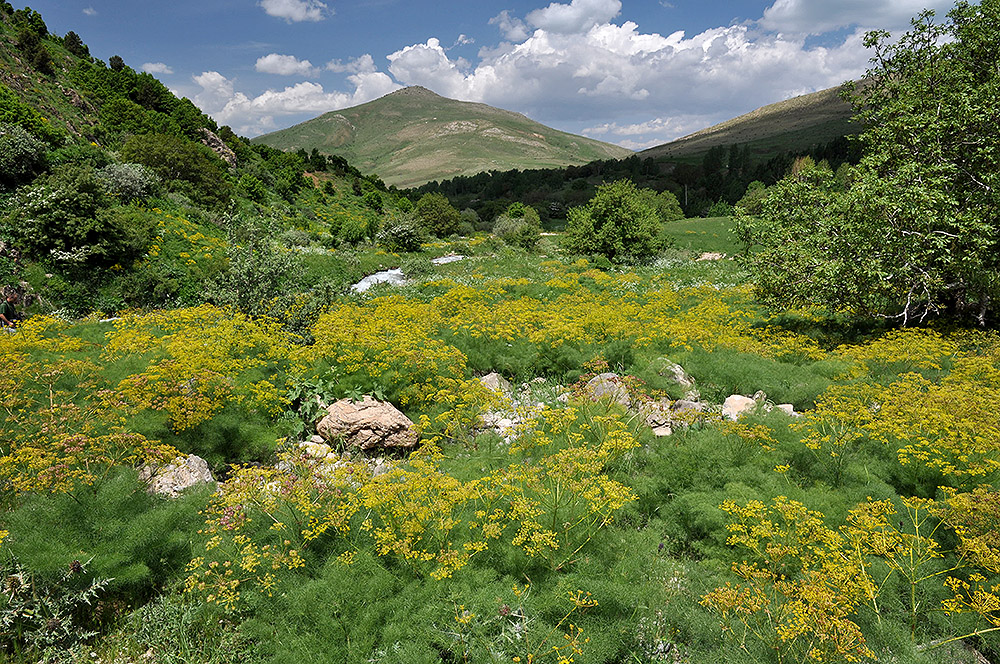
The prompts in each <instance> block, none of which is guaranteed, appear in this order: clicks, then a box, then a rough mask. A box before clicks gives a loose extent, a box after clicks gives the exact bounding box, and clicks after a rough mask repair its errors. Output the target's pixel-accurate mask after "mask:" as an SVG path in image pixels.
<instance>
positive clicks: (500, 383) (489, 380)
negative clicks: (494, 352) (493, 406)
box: [479, 371, 513, 397]
mask: <svg viewBox="0 0 1000 664" xmlns="http://www.w3.org/2000/svg"><path fill="white" fill-rule="evenodd" d="M479 382H480V383H482V384H483V386H484V387H486V388H488V389H490V390H492V391H494V392H496V393H497V394H499V395H501V396H505V397H509V396H510V395H511V394H512V393H513V388H511V386H510V382H509V381H508V380H507V379H506V378H504V377H503V376H501V375H500V374H498V373H497V372H495V371H494V372H493V373H490V374H486V375H485V376H481V377H480V378H479Z"/></svg>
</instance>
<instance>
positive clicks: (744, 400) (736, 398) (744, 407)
mask: <svg viewBox="0 0 1000 664" xmlns="http://www.w3.org/2000/svg"><path fill="white" fill-rule="evenodd" d="M756 407H757V402H756V401H755V400H754V399H752V398H750V397H745V396H743V395H742V394H733V395H731V396H729V397H726V401H725V403H723V404H722V416H723V417H728V418H729V419H731V420H733V421H735V420H738V419H739V418H740V416H741V415H743V414H744V413H749V412H753V410H754V409H755V408H756Z"/></svg>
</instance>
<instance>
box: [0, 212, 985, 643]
mask: <svg viewBox="0 0 1000 664" xmlns="http://www.w3.org/2000/svg"><path fill="white" fill-rule="evenodd" d="M680 232H683V231H680ZM468 248H469V247H468V246H467V245H466V246H463V247H462V249H463V250H467V249H468ZM471 248H472V249H473V252H474V251H475V248H476V247H475V246H472V247H471ZM553 249H554V247H551V246H550V247H548V250H549V251H551V250H553ZM427 250H428V251H433V250H434V248H433V247H428V249H427ZM439 250H440V249H439ZM510 251H511V250H502V251H500V252H499V253H496V252H490V253H489V254H488V255H482V256H481V257H473V258H470V259H467V260H465V261H462V262H459V263H453V264H451V265H448V266H443V267H440V268H437V269H438V270H440V272H439V273H434V274H429V275H427V276H426V277H423V278H420V279H416V280H414V281H413V282H412V283H411V284H410V285H407V286H405V287H403V288H401V289H399V290H394V291H391V292H389V291H385V290H382V289H384V288H386V287H378V288H376V289H375V291H374V292H372V293H371V294H369V295H366V296H363V297H359V296H352V297H344V298H342V299H338V300H337V301H336V302H335V303H334V304H333V305H332V306H331V307H330V308H329V309H328V310H326V311H325V312H324V313H322V314H321V315H320V316H319V317H318V319H317V320H316V322H315V323H313V324H312V325H310V326H309V327H308V328H307V330H306V332H307V334H308V335H309V336H310V337H311V339H312V340H313V343H311V344H306V345H303V344H301V343H300V342H298V341H297V340H296V339H295V338H294V337H292V336H290V335H289V334H288V333H287V332H286V331H282V330H281V328H280V327H279V326H278V325H275V324H267V323H263V322H261V321H251V320H249V319H248V318H246V317H245V316H243V315H241V314H239V313H237V312H235V311H233V310H226V309H219V308H215V307H210V306H202V307H196V308H188V309H179V310H174V311H172V312H170V313H169V314H165V313H157V312H152V313H149V314H142V313H136V314H129V315H126V316H123V317H122V318H121V319H120V320H117V321H113V322H107V323H100V322H96V321H93V322H81V323H76V324H67V323H61V322H59V321H58V320H56V319H52V318H45V317H36V318H34V319H32V320H31V321H29V322H28V323H26V324H25V325H24V327H23V328H22V330H21V331H20V332H18V333H17V334H14V335H5V336H4V337H3V338H2V339H0V343H2V347H3V353H4V363H5V364H6V366H8V367H11V368H12V369H13V370H12V371H11V372H9V373H8V374H6V375H7V376H8V378H7V379H6V381H7V385H6V386H5V390H4V393H5V394H7V395H8V399H7V402H6V404H5V409H6V411H7V421H8V425H9V427H8V431H9V432H10V434H9V435H8V436H6V437H5V441H6V442H5V448H4V450H3V453H4V456H3V457H2V462H0V472H2V473H3V486H4V494H3V495H4V497H3V500H4V505H5V512H4V515H3V521H2V523H3V531H4V541H3V560H4V562H3V564H4V566H5V575H6V578H7V579H8V583H10V580H12V579H17V582H16V585H15V586H8V589H9V592H8V594H7V595H6V597H7V600H6V604H5V606H4V609H3V620H4V621H5V625H7V626H8V628H7V631H5V634H6V635H7V636H6V637H5V639H6V640H5V643H4V645H5V648H6V649H7V655H8V656H9V657H12V658H13V660H14V661H30V660H34V659H37V658H40V657H49V658H64V659H72V658H73V657H80V658H89V659H91V660H93V659H95V658H97V659H100V660H101V661H128V660H129V659H131V660H132V661H139V660H140V658H142V657H143V655H144V654H146V653H151V654H148V655H146V658H145V660H143V661H191V660H192V659H198V660H199V661H234V660H236V659H240V660H244V661H247V660H249V661H285V660H289V661H290V660H292V659H293V658H297V659H302V658H318V659H320V660H323V661H341V660H343V661H358V660H362V659H366V660H370V661H407V662H419V661H428V662H430V661H477V662H479V661H514V658H515V657H520V658H521V659H520V661H561V660H564V659H565V660H569V659H570V658H571V657H572V658H573V661H578V662H615V661H673V659H672V658H676V659H679V660H681V661H705V660H706V659H713V660H720V659H725V660H731V661H732V660H742V659H747V660H748V661H751V660H761V659H764V660H770V659H775V660H778V661H785V660H796V661H798V660H803V659H805V660H848V661H851V660H852V659H862V660H863V659H874V658H879V659H881V658H883V657H885V656H888V654H889V653H892V656H893V657H894V658H896V659H897V661H914V662H916V661H941V660H940V657H941V655H940V653H941V652H942V649H943V650H944V651H945V652H948V646H947V645H944V644H946V642H947V640H948V639H951V638H956V637H963V636H965V635H966V634H970V633H976V632H979V633H981V635H980V637H978V638H977V640H976V641H975V642H976V643H977V645H978V647H979V648H981V649H983V650H986V651H989V650H991V648H992V647H993V646H992V644H993V643H994V642H995V641H994V640H993V638H992V637H991V636H990V635H989V633H988V632H989V630H990V629H991V627H990V626H991V625H992V624H994V623H993V622H992V621H994V620H996V619H997V616H996V614H995V612H994V608H993V607H994V606H995V602H997V598H996V597H995V596H994V593H995V590H992V588H993V586H994V585H995V584H996V583H997V581H996V576H995V574H996V572H997V543H996V542H995V532H996V531H995V526H994V520H995V505H996V502H995V501H996V500H997V494H996V493H995V491H994V489H993V488H992V487H993V486H994V485H993V482H994V481H995V473H996V469H997V467H998V466H1000V446H998V445H997V439H996V433H995V432H996V431H997V427H998V422H997V421H996V413H995V411H993V410H992V409H991V408H990V407H989V404H991V403H995V400H996V398H997V396H998V394H997V392H998V390H1000V375H998V374H997V371H996V369H995V366H996V364H997V361H998V359H1000V338H998V337H997V336H996V335H995V334H992V333H982V332H977V333H970V332H959V331H948V330H945V329H940V330H929V329H924V330H911V331H890V332H884V331H879V330H869V331H867V332H866V331H862V330H856V329H850V328H845V327H843V326H840V325H837V323H836V321H833V320H830V319H827V318H822V317H817V315H816V313H815V312H809V311H790V312H783V313H781V314H779V315H770V314H766V313H764V312H762V311H761V310H760V309H759V308H758V307H757V305H755V304H754V303H753V301H752V300H751V299H750V298H749V294H748V291H747V290H746V289H745V288H744V287H743V286H741V285H739V284H740V283H742V281H743V279H744V276H743V275H742V274H740V273H739V272H738V271H737V270H736V268H735V267H734V266H733V265H732V264H731V263H730V262H728V261H725V262H709V261H704V262H699V263H695V262H692V261H690V260H689V258H687V257H685V255H681V254H677V255H665V256H663V257H662V258H661V259H659V261H658V262H657V264H656V265H655V266H653V267H649V268H640V269H625V270H621V271H612V272H606V271H601V270H597V269H594V267H593V266H592V265H591V264H589V263H588V262H587V261H586V260H575V259H572V260H571V259H540V258H533V257H530V256H529V255H526V254H517V253H510ZM661 358H668V359H670V360H673V361H677V362H678V363H680V364H681V365H682V366H684V367H685V368H686V369H687V370H688V371H689V372H690V373H691V374H692V375H694V376H695V377H696V380H697V389H698V390H699V391H700V394H701V398H702V400H703V401H704V402H706V403H715V404H718V403H720V402H721V401H722V400H723V399H724V398H725V397H726V396H728V395H729V394H731V393H742V394H752V393H754V392H756V391H758V390H762V391H763V392H765V393H766V394H767V398H766V401H764V402H762V404H761V405H762V407H761V408H760V409H758V410H757V411H756V412H755V413H753V414H751V415H748V416H745V417H743V418H742V419H740V420H738V421H736V422H733V421H729V420H726V419H722V418H721V417H720V416H719V415H718V406H716V407H715V408H709V410H708V411H707V412H706V413H705V414H704V415H703V416H699V417H698V418H696V419H695V420H694V421H692V422H691V425H690V426H689V427H687V428H680V429H679V430H678V431H677V432H676V433H675V434H674V435H672V436H670V437H666V438H654V437H653V435H652V433H651V430H650V429H649V428H648V427H647V426H646V425H645V424H644V422H643V421H642V419H641V418H639V417H638V416H637V415H636V414H635V413H634V412H633V411H630V410H626V409H624V408H623V407H622V406H620V405H618V404H616V403H612V402H607V401H597V402H594V401H591V400H590V399H589V398H588V397H587V395H586V393H585V392H583V391H580V390H579V388H577V389H571V391H570V397H569V399H568V401H567V402H566V403H563V402H562V401H560V400H557V399H556V397H557V396H558V395H559V394H560V393H561V392H562V390H561V389H560V388H559V387H558V386H567V387H570V388H572V386H574V385H577V386H579V385H581V380H582V379H585V378H586V377H587V375H586V374H585V373H584V372H587V371H595V370H600V368H601V367H604V366H607V364H605V363H609V364H610V366H611V367H612V368H613V369H614V370H616V371H617V372H618V373H620V374H622V375H629V376H633V377H635V379H634V380H629V381H626V384H627V385H628V389H629V393H630V395H631V396H632V398H633V400H635V401H641V400H643V399H646V398H656V397H659V396H660V395H669V396H672V397H673V398H677V397H680V396H682V395H681V394H680V393H679V390H680V387H679V386H678V385H676V384H674V383H672V382H670V380H669V379H667V378H665V377H664V376H662V375H661V373H662V372H661V371H660V370H659V367H661V366H662V362H663V359H661ZM595 363H596V364H595ZM491 370H497V371H500V372H502V373H503V374H504V375H506V376H507V377H509V378H511V379H512V380H513V381H514V382H515V384H518V383H522V382H524V383H526V386H525V387H526V389H527V390H528V392H529V394H526V395H524V396H523V397H521V396H519V395H518V394H517V393H515V396H516V397H517V398H518V399H519V401H520V403H521V408H522V411H523V413H524V421H523V424H521V425H520V426H519V427H518V430H517V431H516V433H515V434H514V435H513V436H512V437H510V439H509V440H506V439H505V438H504V437H503V436H500V435H498V434H497V433H496V432H495V431H492V430H489V429H483V428H482V426H481V424H479V425H477V422H479V420H478V418H479V417H480V416H481V415H482V414H483V413H484V412H486V411H488V410H493V409H498V408H502V405H501V404H500V403H499V402H500V401H502V400H503V397H500V396H498V395H496V394H494V393H491V392H489V391H487V390H485V389H484V388H482V387H481V385H480V383H479V382H478V381H477V380H475V379H474V376H476V375H478V374H483V373H485V372H488V371H491ZM536 377H539V378H542V379H544V381H540V382H536V381H533V380H531V379H533V378H536ZM361 393H375V394H379V395H381V396H382V397H384V398H387V399H389V400H391V401H393V402H394V403H396V404H398V405H399V406H400V407H401V408H402V409H403V410H404V411H406V412H407V414H409V415H410V416H411V417H412V419H414V421H416V422H417V423H418V426H419V429H420V431H421V440H422V445H421V447H420V449H419V451H418V452H416V453H414V454H413V455H411V456H409V457H408V458H407V457H399V458H396V459H395V460H393V461H392V468H391V470H390V471H389V472H388V473H386V474H379V475H373V474H372V472H371V464H370V463H368V462H367V461H366V460H365V459H364V458H362V457H360V456H357V455H356V454H351V455H350V456H349V458H347V459H346V460H344V461H343V462H340V463H337V464H331V463H329V462H316V460H310V458H309V457H308V456H306V455H305V454H304V453H303V452H302V451H301V448H299V447H298V446H297V445H295V444H294V443H295V442H296V441H297V440H298V439H299V438H298V437H299V436H302V435H305V434H306V433H308V432H309V429H307V428H306V429H304V428H303V426H302V422H303V420H305V421H307V422H308V421H310V419H309V418H310V416H311V414H312V412H313V411H310V410H309V405H308V402H309V399H308V398H306V399H301V398H298V395H302V394H306V395H312V394H321V395H322V396H323V397H324V398H325V399H333V398H338V397H344V396H349V395H351V394H361ZM779 402H781V403H791V404H793V405H794V406H795V409H796V410H797V411H801V412H804V413H805V415H804V416H803V417H801V418H790V417H788V416H786V415H785V414H784V413H781V412H780V411H778V410H771V411H769V410H768V408H767V406H768V405H769V404H770V403H779ZM537 404H542V406H540V407H539V406H538V405H537ZM507 407H508V408H510V407H511V405H510V404H508V406H507ZM178 451H179V452H182V453H196V454H200V455H202V456H204V457H205V458H207V459H209V460H210V462H211V464H212V466H213V467H214V469H215V470H216V472H217V473H218V474H219V475H220V476H221V477H223V478H225V484H224V485H222V486H225V487H226V489H225V491H223V492H220V493H217V494H215V495H212V494H211V489H205V490H203V491H193V492H192V493H188V494H186V495H185V496H184V497H183V498H180V499H177V500H169V499H164V498H157V497H152V496H149V495H147V493H146V490H145V486H144V485H143V483H142V482H141V481H140V480H139V479H138V475H137V473H136V470H135V469H136V468H137V467H138V466H140V465H142V464H144V463H156V462H160V461H162V460H164V459H169V458H172V457H173V456H174V455H176V454H177V453H178ZM276 459H282V460H283V462H282V463H281V464H279V466H280V467H281V468H282V470H278V467H276V466H275V465H274V464H275V462H276ZM232 463H242V464H245V465H238V466H229V464H232ZM199 511H200V512H201V514H200V515H199ZM17 584H23V585H17ZM720 626H721V627H722V628H723V629H722V630H720V629H719V628H720ZM88 635H95V636H93V637H90V640H86V639H87V638H88ZM74 644H81V646H80V647H78V648H76V649H75V650H74V648H73V646H74ZM928 646H935V647H936V649H928ZM91 652H93V653H95V654H94V655H91V654H90V653H91ZM948 656H949V657H951V656H952V655H948Z"/></svg>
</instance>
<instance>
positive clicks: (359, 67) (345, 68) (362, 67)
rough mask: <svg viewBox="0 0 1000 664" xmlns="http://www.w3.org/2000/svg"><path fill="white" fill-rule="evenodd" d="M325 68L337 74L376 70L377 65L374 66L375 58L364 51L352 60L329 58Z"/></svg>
mask: <svg viewBox="0 0 1000 664" xmlns="http://www.w3.org/2000/svg"><path fill="white" fill-rule="evenodd" d="M326 68H327V69H328V70H330V71H332V72H337V73H338V74H343V73H350V74H367V73H370V72H373V71H376V70H377V67H375V59H374V58H373V57H372V56H371V54H369V53H365V54H364V55H362V56H360V57H358V58H355V59H353V60H348V61H347V62H344V61H343V60H331V61H330V62H328V63H326Z"/></svg>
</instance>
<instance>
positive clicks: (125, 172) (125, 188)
mask: <svg viewBox="0 0 1000 664" xmlns="http://www.w3.org/2000/svg"><path fill="white" fill-rule="evenodd" d="M97 179H98V181H100V183H101V184H102V185H104V188H105V189H106V190H107V191H108V193H109V194H111V195H112V196H116V197H117V198H118V200H119V201H121V202H122V203H124V204H125V205H128V204H129V203H133V202H135V201H145V200H146V199H148V198H150V197H151V196H153V195H155V194H156V190H157V189H158V188H159V184H160V178H158V177H157V176H156V173H154V172H153V171H152V170H150V169H149V168H147V167H146V166H143V165H142V164H109V165H107V166H105V167H104V168H101V169H98V171H97Z"/></svg>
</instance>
